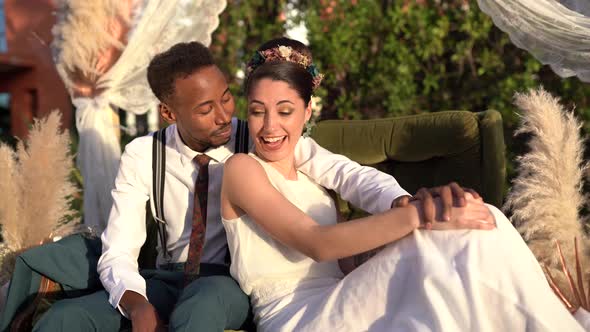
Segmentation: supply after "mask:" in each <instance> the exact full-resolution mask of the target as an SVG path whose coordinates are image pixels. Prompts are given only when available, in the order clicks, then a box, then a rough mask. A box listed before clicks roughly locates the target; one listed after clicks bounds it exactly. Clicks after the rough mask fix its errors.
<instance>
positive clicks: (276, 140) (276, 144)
mask: <svg viewBox="0 0 590 332" xmlns="http://www.w3.org/2000/svg"><path fill="white" fill-rule="evenodd" d="M286 138H287V136H274V137H264V136H263V137H258V140H259V141H260V143H261V144H262V147H263V148H264V149H265V150H270V151H274V150H278V149H280V148H281V146H283V142H285V140H286Z"/></svg>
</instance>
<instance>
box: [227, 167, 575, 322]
mask: <svg viewBox="0 0 590 332" xmlns="http://www.w3.org/2000/svg"><path fill="white" fill-rule="evenodd" d="M259 161H260V160H259ZM260 163H261V164H262V165H263V167H264V168H265V170H266V173H267V175H268V177H269V179H270V181H271V183H272V184H273V185H274V186H275V187H276V188H277V189H278V190H279V191H280V192H281V193H282V194H283V195H285V197H286V198H287V199H289V201H291V202H292V203H293V204H295V205H296V206H297V207H298V208H300V209H301V210H302V211H304V212H306V213H307V214H308V215H310V216H311V217H312V218H313V219H314V220H316V221H317V222H318V223H320V224H323V225H327V224H333V223H335V222H336V209H335V206H334V203H333V202H332V199H331V198H330V196H329V195H328V194H327V193H326V192H325V191H324V190H323V189H322V188H321V187H319V186H318V185H316V184H315V183H313V182H312V181H311V180H310V179H309V178H307V177H306V176H305V175H304V174H302V173H299V174H298V180H297V181H290V180H286V179H285V178H284V177H283V176H282V175H281V174H280V173H279V172H278V171H276V170H275V169H274V168H272V167H271V166H270V165H267V164H266V163H264V162H263V161H260ZM490 209H491V210H492V212H493V214H494V216H495V218H496V222H497V225H498V228H497V229H495V230H492V231H467V230H455V231H421V230H419V231H415V232H413V233H412V234H410V235H409V236H406V237H405V238H403V239H401V240H399V241H396V242H395V243H392V244H390V245H388V246H387V247H386V248H385V249H383V250H382V251H381V252H380V253H379V254H377V255H376V256H374V257H373V258H371V259H370V260H368V261H367V262H366V263H364V264H363V265H361V266H360V267H358V268H357V269H356V270H354V271H352V272H351V273H350V274H348V275H347V276H344V275H343V274H342V272H341V271H340V269H339V267H338V263H337V262H335V261H334V262H322V263H318V262H315V261H314V260H312V259H310V258H308V257H307V256H305V255H303V254H301V253H300V252H298V251H296V250H294V249H291V248H288V247H286V246H284V245H282V244H281V243H279V242H278V241H276V240H275V239H273V238H272V237H271V236H269V235H268V234H267V233H266V232H264V231H263V230H262V229H261V228H260V227H258V226H257V225H256V223H255V222H254V221H253V220H252V219H251V218H250V217H249V216H248V215H243V216H241V217H239V218H236V219H232V220H225V219H224V220H223V223H224V226H225V229H226V231H227V239H228V243H229V247H230V253H231V256H232V265H231V274H232V276H233V277H234V278H235V279H236V280H237V281H238V282H239V284H240V286H241V288H242V289H243V290H244V292H245V293H246V294H248V295H249V296H250V299H251V302H252V307H253V311H254V315H255V317H254V319H255V321H256V323H257V326H258V331H272V332H276V331H339V332H343V331H354V332H356V331H482V332H483V331H582V328H581V327H580V325H579V324H578V323H577V322H576V321H575V320H574V318H573V317H572V315H571V314H570V313H569V312H568V311H567V310H566V309H565V307H564V306H563V305H562V304H561V303H560V302H559V300H558V299H557V297H556V296H555V295H554V294H553V292H552V291H551V289H550V288H549V286H548V284H547V282H546V280H545V277H544V275H543V272H542V270H541V268H540V267H539V264H538V263H537V261H536V260H535V258H534V256H533V255H532V253H531V252H530V251H529V249H528V247H527V246H526V244H525V243H524V242H523V240H522V239H521V237H520V235H519V234H518V233H517V231H516V230H515V229H514V228H513V227H512V225H511V224H510V222H509V221H508V220H507V219H506V217H505V216H504V215H503V214H502V213H501V212H500V211H498V210H497V209H496V208H494V207H493V206H490ZM276 217H277V218H281V216H280V215H278V216H276ZM392 222H393V221H392Z"/></svg>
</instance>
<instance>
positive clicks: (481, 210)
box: [431, 193, 496, 230]
mask: <svg viewBox="0 0 590 332" xmlns="http://www.w3.org/2000/svg"><path fill="white" fill-rule="evenodd" d="M465 200H466V204H465V206H462V207H452V209H451V216H450V220H448V221H442V220H443V218H442V216H441V214H442V211H443V205H442V201H441V200H440V199H439V198H435V200H434V203H435V207H436V215H437V216H436V221H435V222H434V223H432V228H431V229H432V230H450V229H483V230H490V229H494V228H495V227H496V222H495V220H494V216H493V215H492V213H491V212H490V210H489V209H488V207H487V206H486V205H485V204H484V203H483V201H482V200H481V198H475V197H474V196H473V195H471V194H470V193H465Z"/></svg>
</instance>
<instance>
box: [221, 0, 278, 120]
mask: <svg viewBox="0 0 590 332" xmlns="http://www.w3.org/2000/svg"><path fill="white" fill-rule="evenodd" d="M285 4H286V1H285V0H280V1H265V0H248V1H240V0H228V1H227V7H226V9H225V10H224V11H223V13H222V14H221V16H220V18H219V20H220V22H219V27H218V28H217V30H216V31H215V33H214V34H213V38H212V42H211V47H210V49H211V51H212V53H213V55H214V57H215V58H216V60H217V63H218V64H219V66H220V68H221V69H222V71H223V72H224V73H226V75H228V80H229V82H230V90H231V91H232V93H233V94H234V96H235V97H236V113H237V116H238V117H240V118H245V114H246V101H245V98H244V96H243V93H242V83H243V82H242V78H241V77H240V76H239V75H238V72H239V71H240V70H242V71H243V70H245V63H246V62H248V60H249V59H250V57H251V56H252V54H253V53H254V51H255V50H256V48H257V47H258V46H259V45H260V44H262V42H264V41H266V40H269V39H272V38H276V37H280V36H282V35H283V34H284V32H285V28H284V23H285V22H284V15H283V14H282V13H283V8H284V6H285Z"/></svg>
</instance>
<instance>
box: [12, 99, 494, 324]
mask: <svg viewBox="0 0 590 332" xmlns="http://www.w3.org/2000/svg"><path fill="white" fill-rule="evenodd" d="M312 137H313V138H314V139H315V140H316V141H317V142H318V143H319V144H320V145H322V146H324V147H325V148H326V149H328V150H330V151H332V152H334V153H339V154H343V155H346V156H348V157H349V158H351V159H353V160H355V161H357V162H359V163H361V164H363V165H370V166H374V167H376V168H378V169H380V170H382V171H384V172H387V173H389V174H392V175H393V176H394V177H395V178H396V179H397V180H398V182H399V183H400V184H401V185H402V187H404V188H405V189H406V190H407V191H408V192H410V193H414V192H416V190H417V189H418V188H420V187H431V186H436V185H441V184H446V183H449V182H451V181H456V182H458V183H459V184H461V185H462V186H465V187H470V188H473V189H475V190H476V191H477V192H479V193H480V194H481V195H482V196H483V198H484V200H485V201H486V202H488V203H491V204H493V205H495V206H498V207H500V206H501V204H502V199H503V191H504V190H503V185H504V180H505V165H504V163H505V159H504V138H503V130H502V119H501V116H500V113H498V112H496V111H485V112H479V113H472V112H466V111H449V112H438V113H427V114H421V115H413V116H405V117H397V118H389V119H378V120H359V121H341V120H333V121H323V122H320V123H319V124H318V125H317V127H316V128H314V130H313V132H312ZM342 206H343V205H341V207H342ZM148 211H149V209H148ZM351 211H352V212H354V210H348V207H347V206H346V205H344V209H342V208H341V212H345V213H349V214H348V217H351V216H353V214H351ZM148 219H150V218H148ZM147 227H148V239H147V241H146V243H145V244H144V246H143V248H142V251H141V254H140V259H139V261H140V262H139V263H140V266H141V267H142V268H153V267H154V265H155V264H154V263H155V253H156V251H155V244H156V239H157V230H156V227H155V224H154V222H153V220H148V224H147ZM73 239H74V238H73ZM74 240H75V239H74ZM77 240H82V241H86V240H84V239H83V237H79V238H77ZM94 240H95V241H94V243H95V245H96V247H97V249H96V251H97V252H99V251H100V240H98V239H94ZM89 241H90V240H89ZM82 247H86V246H82ZM93 273H94V274H95V273H96V272H93ZM40 279H41V281H40V286H39V287H38V290H36V289H37V286H36V283H33V284H28V283H25V286H26V287H25V288H26V289H24V291H23V292H24V293H27V294H28V291H27V290H28V289H29V288H30V289H31V294H32V297H31V299H29V300H30V301H28V303H25V304H23V305H22V307H21V306H19V309H18V310H17V312H16V315H15V316H16V317H14V316H12V315H9V316H10V317H6V318H9V319H10V320H8V321H7V322H5V323H10V322H11V321H12V324H11V330H12V331H20V330H23V329H27V330H29V329H30V328H31V324H32V321H33V317H34V316H35V315H36V314H38V313H39V312H38V309H39V305H40V303H41V302H42V301H44V299H47V298H52V297H54V296H56V294H61V293H62V291H61V290H60V289H61V286H60V285H58V284H56V283H55V282H53V281H52V280H50V279H48V277H46V276H41V277H40ZM27 287H29V288H27ZM11 288H12V286H11ZM34 290H36V291H34ZM18 303H20V302H18ZM12 318H14V319H12Z"/></svg>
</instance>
